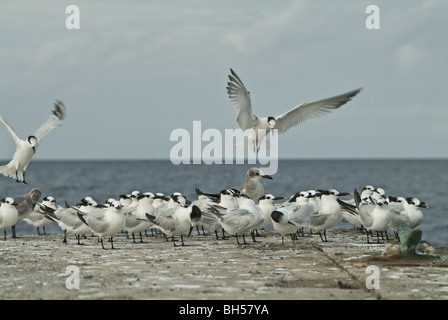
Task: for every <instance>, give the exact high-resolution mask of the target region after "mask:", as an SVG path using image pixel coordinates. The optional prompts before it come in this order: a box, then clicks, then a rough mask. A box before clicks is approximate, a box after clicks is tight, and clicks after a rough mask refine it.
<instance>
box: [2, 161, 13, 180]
mask: <svg viewBox="0 0 448 320" xmlns="http://www.w3.org/2000/svg"><path fill="white" fill-rule="evenodd" d="M0 173H1V174H3V175H4V176H6V177H11V178H16V169H15V168H14V167H13V166H10V165H9V164H7V165H4V166H0Z"/></svg>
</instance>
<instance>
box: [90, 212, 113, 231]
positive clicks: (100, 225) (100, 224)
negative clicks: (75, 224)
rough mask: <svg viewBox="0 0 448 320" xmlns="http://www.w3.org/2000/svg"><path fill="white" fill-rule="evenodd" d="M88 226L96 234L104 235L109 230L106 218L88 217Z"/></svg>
mask: <svg viewBox="0 0 448 320" xmlns="http://www.w3.org/2000/svg"><path fill="white" fill-rule="evenodd" d="M86 220H87V224H88V226H89V227H90V229H92V230H93V231H94V232H96V233H103V232H104V231H105V230H106V229H107V228H109V223H108V222H107V221H106V219H105V217H104V216H91V215H89V216H88V217H87V219H86Z"/></svg>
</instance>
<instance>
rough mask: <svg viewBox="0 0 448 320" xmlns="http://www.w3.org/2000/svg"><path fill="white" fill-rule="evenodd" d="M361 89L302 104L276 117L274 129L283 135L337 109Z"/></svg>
mask: <svg viewBox="0 0 448 320" xmlns="http://www.w3.org/2000/svg"><path fill="white" fill-rule="evenodd" d="M361 89H362V88H359V89H356V90H353V91H350V92H347V93H344V94H341V95H339V96H335V97H331V98H328V99H323V100H318V101H314V102H305V103H302V104H300V105H298V106H297V107H295V108H293V109H291V110H289V111H288V112H285V113H283V114H281V115H279V116H277V117H276V120H277V123H276V125H275V129H278V133H284V132H286V131H287V130H288V129H290V128H292V127H294V126H296V125H298V124H299V123H301V122H304V121H306V120H309V119H312V118H317V117H320V116H323V115H325V114H327V113H330V112H331V111H332V110H334V109H338V108H339V107H341V106H342V105H344V104H346V103H347V102H349V101H350V100H351V98H353V97H354V96H356V95H357V94H358V93H359V92H360V91H361Z"/></svg>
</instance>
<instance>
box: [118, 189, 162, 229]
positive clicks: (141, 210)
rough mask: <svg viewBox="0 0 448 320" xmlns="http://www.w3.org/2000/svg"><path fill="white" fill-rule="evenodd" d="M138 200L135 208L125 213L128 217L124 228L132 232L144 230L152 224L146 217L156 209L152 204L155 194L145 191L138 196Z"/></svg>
mask: <svg viewBox="0 0 448 320" xmlns="http://www.w3.org/2000/svg"><path fill="white" fill-rule="evenodd" d="M137 200H138V202H137V205H136V207H135V209H134V210H132V211H130V212H125V213H124V217H125V219H126V226H125V228H124V230H125V231H127V232H130V233H136V232H142V231H144V230H146V229H149V228H150V227H151V226H152V223H151V222H149V221H148V220H147V219H146V214H147V213H149V214H154V211H155V209H154V207H153V206H152V202H153V200H154V195H153V194H152V193H150V192H148V193H144V194H142V195H140V196H138V198H137Z"/></svg>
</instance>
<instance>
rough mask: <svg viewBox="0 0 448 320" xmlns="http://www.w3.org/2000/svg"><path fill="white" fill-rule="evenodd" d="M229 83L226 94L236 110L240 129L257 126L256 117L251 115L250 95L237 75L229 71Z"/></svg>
mask: <svg viewBox="0 0 448 320" xmlns="http://www.w3.org/2000/svg"><path fill="white" fill-rule="evenodd" d="M230 72H231V73H232V74H231V75H229V79H230V82H227V85H228V87H227V94H228V95H229V98H230V102H231V103H232V105H233V106H234V107H235V109H236V110H237V115H236V119H235V120H236V122H238V125H239V126H240V128H241V129H242V130H243V131H245V130H247V129H250V128H253V127H254V126H255V125H256V124H257V119H258V118H257V116H256V115H254V114H253V113H252V104H251V102H250V93H249V91H247V89H246V87H245V86H244V84H243V82H242V81H241V79H240V78H239V77H238V75H237V74H236V73H235V71H233V70H232V69H230Z"/></svg>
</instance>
